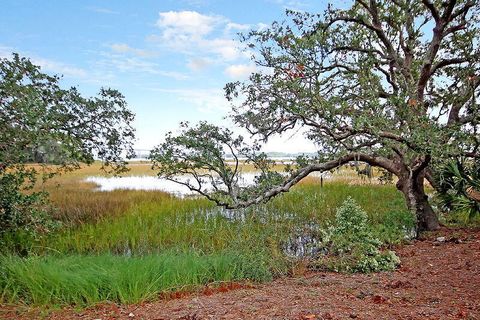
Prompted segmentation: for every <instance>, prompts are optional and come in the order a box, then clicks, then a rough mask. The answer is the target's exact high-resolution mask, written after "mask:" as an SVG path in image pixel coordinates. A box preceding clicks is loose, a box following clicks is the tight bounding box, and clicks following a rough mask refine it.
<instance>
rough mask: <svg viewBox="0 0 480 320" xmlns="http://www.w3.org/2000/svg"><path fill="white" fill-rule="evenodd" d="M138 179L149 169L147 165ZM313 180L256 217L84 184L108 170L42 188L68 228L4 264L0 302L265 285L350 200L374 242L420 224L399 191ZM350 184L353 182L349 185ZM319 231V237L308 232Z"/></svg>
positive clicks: (257, 210)
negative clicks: (295, 242) (305, 236)
mask: <svg viewBox="0 0 480 320" xmlns="http://www.w3.org/2000/svg"><path fill="white" fill-rule="evenodd" d="M138 167H139V168H137V169H134V170H137V171H136V172H135V174H139V173H140V172H141V171H142V170H145V168H148V170H150V169H149V166H148V165H143V164H142V165H141V166H140V165H139V166H138ZM351 171H352V170H351V169H346V170H345V172H344V175H343V176H342V178H341V179H338V180H336V179H330V180H325V181H324V186H323V188H321V187H320V184H319V180H318V178H314V177H307V178H306V179H304V180H303V181H302V183H300V184H299V185H297V186H295V187H294V188H293V189H292V190H291V191H290V192H289V193H286V194H282V195H280V196H278V197H276V198H275V199H273V200H272V201H270V202H269V203H267V204H263V205H259V206H255V207H252V208H249V209H247V210H243V211H242V210H240V211H224V210H222V209H219V208H215V207H214V206H213V205H212V204H211V203H209V202H208V201H206V200H205V199H201V198H184V199H180V198H176V197H174V196H171V195H169V194H167V193H163V192H158V191H134V190H117V191H111V192H97V191H95V190H94V188H95V185H94V184H90V183H85V182H82V181H83V179H84V178H85V177H87V176H91V175H96V174H98V175H101V172H100V171H99V166H98V165H97V166H96V167H95V166H93V167H88V168H84V169H81V170H79V172H72V173H68V174H66V175H63V176H59V177H56V178H55V179H54V180H51V181H49V182H47V183H45V184H43V185H41V186H39V188H42V189H43V190H45V191H48V192H49V193H50V197H51V199H52V202H53V203H54V204H55V205H56V206H57V207H58V209H57V211H56V212H55V214H56V217H57V218H58V219H60V220H61V221H62V222H63V227H62V228H61V229H60V230H59V231H58V232H55V233H53V234H50V235H49V236H47V237H44V238H42V239H40V240H38V241H35V242H32V243H31V245H30V250H29V256H28V257H27V258H20V257H17V256H12V255H4V256H0V303H12V302H15V303H17V302H18V303H25V304H35V305H67V304H68V305H71V304H73V305H79V306H85V305H91V304H95V303H97V302H101V301H114V302H118V303H133V302H139V301H144V300H151V299H155V298H156V297H158V294H159V293H162V292H167V291H170V290H183V289H192V288H194V287H196V286H199V285H203V284H206V283H209V282H216V281H232V280H252V281H264V280H269V279H271V278H272V277H276V276H278V275H281V274H286V273H289V272H290V271H291V270H293V269H295V265H296V264H297V261H296V260H295V259H292V257H289V256H287V255H286V254H285V247H286V245H288V243H289V241H290V239H291V238H292V236H294V235H296V234H298V233H299V232H300V233H302V232H304V231H305V230H306V229H308V228H311V227H312V226H313V228H314V229H315V230H316V231H319V230H320V229H322V228H324V227H327V226H328V225H329V223H330V222H331V221H333V219H334V216H335V212H336V208H337V207H338V206H340V204H341V203H342V202H343V201H344V200H345V199H346V198H347V197H348V196H351V197H352V198H353V199H355V200H356V201H357V203H359V204H360V206H361V207H362V208H363V209H364V210H365V211H366V212H368V214H369V221H370V223H371V224H372V228H373V230H374V232H375V236H376V237H378V238H379V239H380V240H382V241H383V242H386V243H395V242H398V241H400V240H401V239H402V237H403V236H404V229H405V228H409V226H411V225H412V224H413V218H412V217H411V215H410V214H409V213H408V212H407V210H406V208H405V205H404V201H403V199H402V196H401V194H400V193H399V192H397V191H396V190H395V188H394V187H393V186H391V185H390V186H382V185H378V184H369V183H364V181H360V182H359V181H356V180H355V179H354V178H352V179H350V180H349V181H350V182H349V183H346V181H347V180H348V175H351V174H352V172H351ZM344 179H345V180H344ZM309 230H310V229H309Z"/></svg>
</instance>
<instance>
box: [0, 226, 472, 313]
mask: <svg viewBox="0 0 480 320" xmlns="http://www.w3.org/2000/svg"><path fill="white" fill-rule="evenodd" d="M442 236H443V237H445V240H444V241H436V239H437V238H438V237H442ZM441 240H443V239H441ZM396 251H397V254H398V255H399V256H400V257H401V259H402V265H401V267H400V268H399V269H398V270H397V271H395V272H385V273H378V274H352V275H347V274H337V273H330V272H307V273H305V274H303V275H301V276H296V277H286V278H281V279H277V280H275V281H273V282H271V283H266V284H261V285H254V286H238V285H232V286H230V287H226V288H223V289H219V290H210V289H205V290H203V291H202V292H201V293H197V294H190V295H187V296H185V295H179V296H180V297H177V298H176V299H170V300H165V299H163V300H159V301H157V302H153V303H145V304H141V305H131V306H118V305H112V304H106V305H101V306H97V307H94V308H91V309H88V310H83V311H75V310H72V309H65V310H60V311H56V312H54V313H51V314H49V315H44V316H46V318H50V319H102V320H106V319H157V320H160V319H184V320H196V319H480V229H476V230H451V229H450V230H446V229H444V230H441V231H439V232H437V233H435V234H430V235H428V236H426V237H424V238H423V239H420V240H417V241H414V242H412V243H411V244H407V245H403V246H401V247H399V248H396ZM228 289H234V290H228ZM4 315H6V316H7V318H12V319H20V318H22V319H31V318H33V317H38V316H39V315H38V312H35V311H31V312H28V313H23V314H22V315H18V314H17V313H16V312H15V311H14V310H11V312H9V313H6V314H4ZM0 317H1V315H0Z"/></svg>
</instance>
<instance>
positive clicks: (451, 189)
mask: <svg viewBox="0 0 480 320" xmlns="http://www.w3.org/2000/svg"><path fill="white" fill-rule="evenodd" d="M438 178H439V179H438V180H439V196H440V200H441V204H442V206H443V207H444V209H446V210H448V211H457V212H465V213H467V214H468V217H469V218H470V219H471V218H473V217H474V216H475V215H477V214H480V160H478V159H476V160H475V161H463V160H457V161H455V162H450V163H448V164H447V165H445V166H444V167H443V168H442V169H441V170H440V173H439V176H438Z"/></svg>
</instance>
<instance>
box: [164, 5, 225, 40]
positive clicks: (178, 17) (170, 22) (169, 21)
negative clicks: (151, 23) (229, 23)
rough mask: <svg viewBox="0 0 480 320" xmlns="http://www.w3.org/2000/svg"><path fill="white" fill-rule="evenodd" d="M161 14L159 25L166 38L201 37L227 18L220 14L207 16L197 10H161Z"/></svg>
mask: <svg viewBox="0 0 480 320" xmlns="http://www.w3.org/2000/svg"><path fill="white" fill-rule="evenodd" d="M159 15H160V18H159V19H158V21H157V26H158V27H159V28H161V29H162V30H163V36H164V37H165V38H166V39H174V38H176V37H180V38H183V37H185V36H187V37H193V38H200V37H202V36H205V35H207V34H209V33H210V32H212V30H213V29H214V27H215V26H216V25H217V24H219V23H221V22H223V21H224V20H225V19H224V18H223V17H220V16H207V15H203V14H200V13H198V12H196V11H168V12H160V13H159Z"/></svg>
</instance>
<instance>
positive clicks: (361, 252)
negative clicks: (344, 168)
mask: <svg viewBox="0 0 480 320" xmlns="http://www.w3.org/2000/svg"><path fill="white" fill-rule="evenodd" d="M323 245H324V246H325V249H326V251H327V252H328V254H327V256H325V257H322V258H321V259H320V260H319V261H318V266H320V267H322V268H326V269H328V270H333V271H337V272H377V271H388V270H393V269H395V268H396V266H397V265H398V264H399V263H400V259H399V258H398V257H397V255H395V253H394V252H393V251H381V250H380V248H381V246H382V245H383V243H382V242H381V241H380V240H379V239H377V238H376V237H375V236H374V234H373V230H372V229H371V228H370V226H369V221H368V216H367V213H366V212H365V211H364V210H363V209H362V208H361V207H360V206H359V205H358V204H357V203H356V202H355V201H354V200H353V199H352V198H348V199H347V200H345V201H344V202H343V204H342V206H341V207H340V208H338V209H337V212H336V215H335V223H334V224H333V225H331V226H330V227H328V228H327V229H326V230H325V231H324V237H323Z"/></svg>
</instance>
